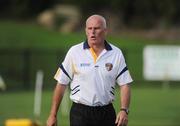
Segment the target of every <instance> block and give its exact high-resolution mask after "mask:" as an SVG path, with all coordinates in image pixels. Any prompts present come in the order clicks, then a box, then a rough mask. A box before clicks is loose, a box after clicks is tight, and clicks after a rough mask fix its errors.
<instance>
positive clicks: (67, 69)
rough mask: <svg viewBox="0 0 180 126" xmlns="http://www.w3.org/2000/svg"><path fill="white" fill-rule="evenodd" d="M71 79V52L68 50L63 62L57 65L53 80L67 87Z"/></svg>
mask: <svg viewBox="0 0 180 126" xmlns="http://www.w3.org/2000/svg"><path fill="white" fill-rule="evenodd" d="M72 77H73V63H72V50H71V49H70V50H69V51H68V52H67V54H66V56H65V59H64V61H63V62H62V63H61V64H60V65H59V68H58V70H57V72H56V74H55V76H54V79H55V80H57V81H58V83H60V84H64V85H67V84H69V82H70V81H71V80H72Z"/></svg>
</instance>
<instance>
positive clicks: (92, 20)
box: [86, 17, 103, 27]
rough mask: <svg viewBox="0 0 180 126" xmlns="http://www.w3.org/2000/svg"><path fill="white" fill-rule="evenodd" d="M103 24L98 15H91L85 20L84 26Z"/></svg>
mask: <svg viewBox="0 0 180 126" xmlns="http://www.w3.org/2000/svg"><path fill="white" fill-rule="evenodd" d="M92 26H103V21H102V19H100V18H99V17H91V18H89V19H88V20H87V22H86V27H92Z"/></svg>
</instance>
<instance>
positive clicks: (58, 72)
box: [54, 68, 61, 78]
mask: <svg viewBox="0 0 180 126" xmlns="http://www.w3.org/2000/svg"><path fill="white" fill-rule="evenodd" d="M60 72H61V69H60V68H58V70H57V72H56V74H55V75H54V78H57V77H58V76H59V75H60Z"/></svg>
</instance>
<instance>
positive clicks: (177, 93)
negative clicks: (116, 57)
mask: <svg viewBox="0 0 180 126" xmlns="http://www.w3.org/2000/svg"><path fill="white" fill-rule="evenodd" d="M92 14H100V15H102V16H104V17H105V18H106V19H107V24H108V27H109V34H108V36H107V41H109V42H111V43H112V44H114V45H116V46H118V47H119V48H120V49H122V51H123V53H124V55H125V58H126V62H127V64H128V68H129V70H130V72H131V74H132V77H133V79H134V82H133V84H132V101H131V106H130V115H129V126H180V121H179V118H180V101H179V100H178V99H179V98H180V67H179V65H180V1H179V0H111V1H109V0H76V1H74V0H1V1H0V125H2V126H3V125H4V126H15V123H18V120H21V119H22V120H23V119H29V120H30V121H32V122H35V123H36V124H38V125H42V126H44V125H45V123H46V119H47V118H48V114H49V111H50V106H51V100H52V99H51V98H52V93H53V89H54V86H55V84H56V81H55V80H54V79H53V76H54V74H55V72H56V70H57V69H58V66H59V64H61V62H62V61H63V59H64V57H65V54H66V52H67V51H68V49H69V48H70V47H71V46H72V45H74V44H77V43H80V42H82V41H84V40H85V39H86V36H85V33H84V28H85V21H86V19H87V17H89V16H90V15H92ZM36 84H37V85H39V86H37V85H36ZM36 87H37V88H36ZM41 87H42V88H41ZM116 89H117V90H116V100H115V101H114V106H115V109H116V112H118V111H119V108H120V107H119V106H120V103H119V92H118V91H119V90H118V87H117V88H116ZM68 92H69V90H67V93H66V94H65V97H64V99H63V103H62V105H61V108H60V110H59V115H58V119H59V125H61V126H68V125H69V120H68V119H69V108H70V106H71V101H70V100H69V94H68ZM11 119H15V120H13V123H7V122H8V120H11ZM22 120H21V121H22ZM11 121H12V120H11ZM25 122H26V124H17V125H18V126H30V125H32V124H31V123H27V121H25ZM17 125H16V126H17Z"/></svg>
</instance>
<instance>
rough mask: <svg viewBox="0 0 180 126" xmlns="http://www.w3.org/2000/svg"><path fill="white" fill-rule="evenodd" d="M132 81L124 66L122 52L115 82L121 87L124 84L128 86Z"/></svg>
mask: <svg viewBox="0 0 180 126" xmlns="http://www.w3.org/2000/svg"><path fill="white" fill-rule="evenodd" d="M132 81H133V80H132V77H131V75H130V72H129V70H128V67H127V65H126V62H125V58H124V56H123V54H122V52H120V55H119V67H118V75H117V77H116V82H117V83H118V85H120V86H121V85H124V84H129V83H131V82H132Z"/></svg>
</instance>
